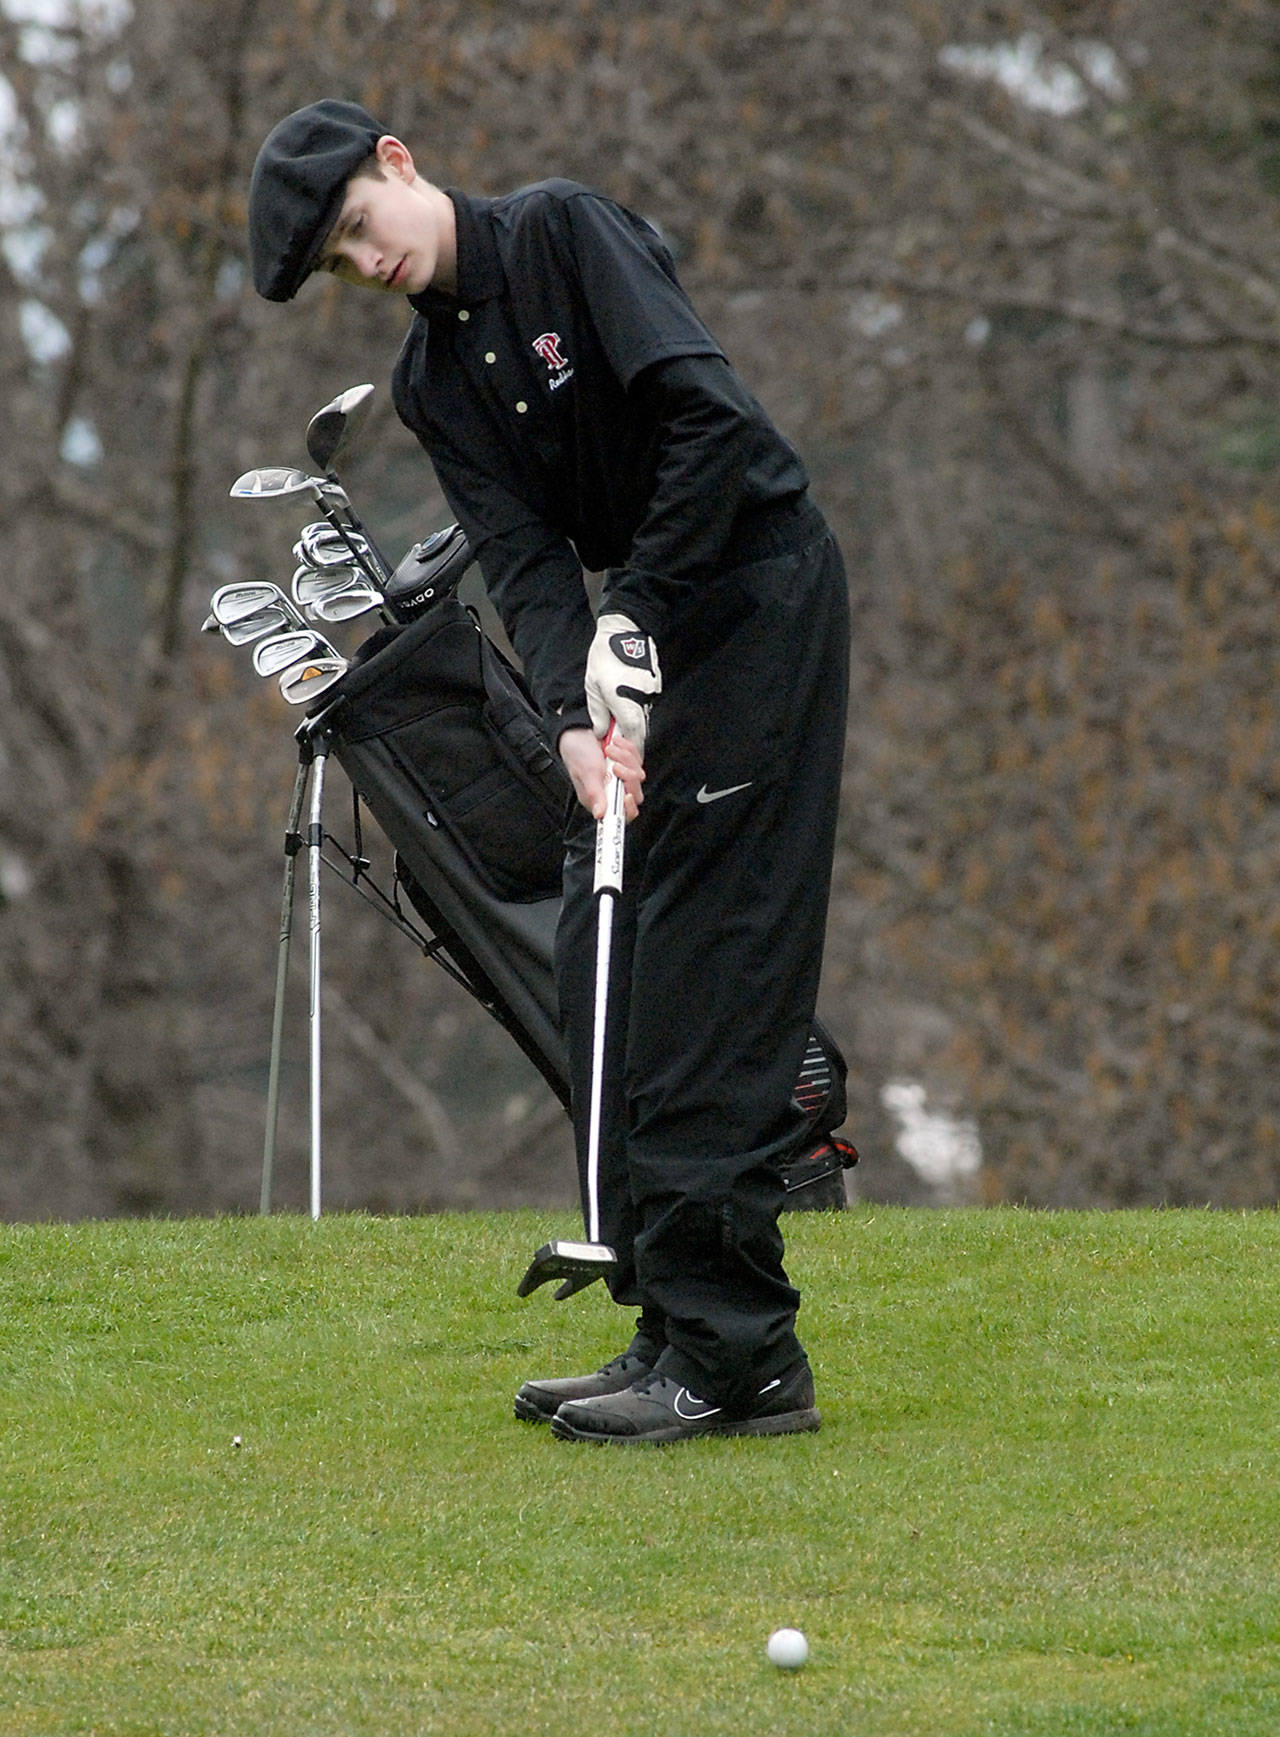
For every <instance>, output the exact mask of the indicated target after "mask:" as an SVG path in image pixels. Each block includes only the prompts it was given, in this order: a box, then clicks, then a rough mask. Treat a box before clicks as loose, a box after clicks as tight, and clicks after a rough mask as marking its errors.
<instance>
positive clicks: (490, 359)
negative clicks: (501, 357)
mask: <svg viewBox="0 0 1280 1737" xmlns="http://www.w3.org/2000/svg"><path fill="white" fill-rule="evenodd" d="M484 359H485V361H486V362H496V361H497V360H498V358H497V356H495V355H494V353H493V351H492V350H486V351H485V354H484Z"/></svg>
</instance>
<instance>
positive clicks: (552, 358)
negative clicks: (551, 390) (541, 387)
mask: <svg viewBox="0 0 1280 1737" xmlns="http://www.w3.org/2000/svg"><path fill="white" fill-rule="evenodd" d="M533 347H534V349H535V350H536V351H537V352H538V354H539V355H540V356H541V357H542V360H543V361H544V362H545V363H546V364H547V367H548V368H550V370H551V372H552V373H553V374H554V373H555V371H556V370H557V368H567V367H568V366H569V359H568V357H567V356H564V355H562V354H561V350H560V334H559V332H544V333H543V334H542V336H541V337H540V338H535V339H534V340H533Z"/></svg>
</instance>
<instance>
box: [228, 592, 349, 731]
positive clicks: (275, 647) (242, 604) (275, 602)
mask: <svg viewBox="0 0 1280 1737" xmlns="http://www.w3.org/2000/svg"><path fill="white" fill-rule="evenodd" d="M204 626H205V631H206V632H208V633H221V634H222V637H223V638H224V639H225V640H226V641H227V642H228V644H230V645H250V644H252V645H253V667H254V670H255V671H256V673H257V674H258V675H260V676H263V677H267V676H276V677H277V678H278V680H279V685H280V692H281V694H282V695H283V697H284V698H285V699H286V700H287V701H288V703H289V704H290V705H291V706H303V705H309V704H310V702H311V701H312V700H313V699H315V697H316V696H317V695H318V694H322V693H324V692H325V690H326V689H327V688H331V687H332V686H333V684H334V683H335V682H336V681H340V680H341V678H342V676H343V675H344V674H345V673H346V668H347V660H346V658H345V657H342V656H341V655H340V654H339V652H338V651H337V649H336V648H335V647H334V646H332V645H330V643H329V641H328V640H327V639H326V638H325V637H324V635H323V634H321V633H317V632H316V631H315V630H314V628H313V627H311V626H310V625H309V623H308V622H307V620H306V618H305V616H304V615H303V614H302V612H301V610H300V609H299V608H298V607H297V605H296V604H294V603H291V602H290V601H289V599H288V598H287V597H286V596H285V594H284V592H283V591H282V590H281V589H280V587H279V586H278V585H272V584H270V583H269V582H266V581H260V580H251V581H248V582H246V583H244V584H235V585H223V586H222V587H221V588H220V589H219V590H217V591H215V592H214V594H213V598H212V600H211V603H210V612H209V616H208V619H207V620H206V621H205V624H204Z"/></svg>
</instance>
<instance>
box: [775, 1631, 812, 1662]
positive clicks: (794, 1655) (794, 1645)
mask: <svg viewBox="0 0 1280 1737" xmlns="http://www.w3.org/2000/svg"><path fill="white" fill-rule="evenodd" d="M764 1650H765V1652H766V1653H767V1654H768V1657H769V1663H770V1664H771V1665H777V1667H778V1669H779V1670H780V1671H798V1670H799V1669H800V1667H801V1665H802V1664H804V1663H805V1661H806V1660H807V1659H808V1657H809V1643H808V1641H807V1640H806V1639H805V1638H804V1636H803V1635H802V1634H801V1632H800V1630H799V1629H798V1628H775V1629H774V1631H773V1633H772V1634H771V1635H770V1636H769V1644H768V1645H767V1646H766V1647H765V1649H764Z"/></svg>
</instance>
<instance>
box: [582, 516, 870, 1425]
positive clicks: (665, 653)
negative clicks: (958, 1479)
mask: <svg viewBox="0 0 1280 1737" xmlns="http://www.w3.org/2000/svg"><path fill="white" fill-rule="evenodd" d="M754 541H755V547H754V548H753V549H752V550H751V551H750V553H751V554H752V555H754V556H755V557H756V558H754V559H750V560H748V561H746V562H744V563H743V564H741V565H736V566H734V567H733V568H732V569H730V570H727V571H724V572H722V573H721V574H720V575H719V576H717V577H716V578H715V579H714V580H713V581H711V582H710V583H708V584H707V585H706V586H704V587H703V588H701V589H700V590H699V592H698V594H697V596H696V598H695V599H694V601H693V602H692V604H691V605H690V606H688V607H687V608H686V609H685V610H683V611H682V612H681V614H680V616H679V617H678V618H677V619H675V620H673V621H672V622H671V624H670V626H669V628H668V631H667V634H666V636H665V638H664V639H663V641H662V642H660V644H659V647H658V652H659V656H660V658H661V661H662V669H663V691H662V694H661V696H660V697H659V699H658V700H657V701H656V702H655V704H654V707H653V712H652V716H651V720H650V730H649V740H648V745H647V748H646V751H645V770H646V773H647V779H646V783H645V791H644V804H643V806H642V808H641V810H640V815H639V817H638V819H637V820H636V821H634V822H633V823H632V825H631V826H630V827H629V828H628V833H627V850H626V862H625V871H624V885H623V895H622V897H621V899H619V900H618V901H617V904H616V909H615V914H614V935H613V955H612V968H611V982H610V993H609V1026H608V1045H607V1049H606V1063H605V1074H606V1094H605V1098H604V1114H603V1119H602V1128H603V1133H602V1140H601V1153H600V1177H599V1207H600V1225H601V1238H602V1240H603V1241H604V1242H607V1243H609V1244H610V1245H611V1246H612V1247H613V1248H614V1249H615V1250H616V1252H617V1254H618V1256H619V1260H620V1266H619V1271H618V1273H617V1275H616V1277H615V1278H614V1280H613V1281H612V1283H611V1287H610V1288H611V1290H612V1293H613V1296H614V1298H615V1300H616V1301H618V1302H620V1303H639V1304H641V1305H642V1306H643V1307H644V1309H645V1311H646V1314H647V1316H648V1317H649V1318H650V1319H652V1320H661V1322H662V1326H663V1330H664V1331H665V1334H666V1337H667V1341H668V1343H669V1345H670V1346H671V1347H672V1348H673V1351H674V1354H675V1359H674V1361H675V1366H676V1373H677V1375H678V1378H679V1379H681V1380H684V1381H686V1382H687V1383H688V1385H689V1386H690V1387H691V1388H692V1389H693V1390H694V1391H695V1392H697V1393H698V1394H699V1395H701V1396H702V1397H704V1398H709V1399H712V1400H714V1401H717V1402H719V1403H721V1404H723V1405H729V1406H741V1405H746V1404H748V1403H749V1401H750V1398H751V1396H752V1395H753V1394H754V1392H755V1391H756V1390H757V1389H758V1387H759V1386H760V1385H761V1384H763V1382H765V1381H767V1380H770V1379H772V1377H773V1376H774V1375H776V1374H779V1373H781V1372H782V1370H784V1369H785V1368H787V1367H788V1366H789V1365H790V1364H791V1363H793V1362H794V1361H795V1359H796V1358H797V1357H798V1356H799V1355H800V1345H799V1341H798V1340H797V1338H796V1334H795V1317H796V1311H797V1309H798V1307H799V1301H800V1298H799V1293H798V1292H797V1291H796V1290H795V1289H794V1287H793V1286H792V1285H791V1283H790V1282H789V1280H788V1278H787V1274H786V1272H785V1270H784V1267H783V1242H782V1235H781V1232H780V1230H779V1228H778V1216H779V1213H780V1211H781V1207H782V1201H783V1187H782V1181H781V1176H780V1174H779V1170H778V1166H777V1160H778V1158H779V1157H780V1156H782V1155H783V1154H785V1153H786V1152H787V1151H788V1150H789V1149H790V1148H791V1147H792V1146H793V1145H794V1143H795V1142H796V1140H797V1139H798V1138H799V1137H800V1133H801V1130H802V1128H803V1126H804V1120H803V1116H802V1115H801V1113H800V1112H799V1111H798V1110H797V1109H796V1107H795V1106H794V1105H793V1103H792V1090H793V1087H794V1085H795V1080H796V1076H797V1073H798V1070H799V1065H800V1059H801V1056H802V1054H803V1051H804V1048H805V1044H806V1041H807V1037H808V1031H809V1023H810V1020H811V1019H812V1017H813V1012H814V1004H815V1001H816V998H817V991H818V976H819V971H820V968H821V962H822V946H823V937H824V931H825V925H826V913H827V901H828V895H829V891H830V879H831V860H832V854H833V850H834V841H835V826H836V814H837V806H838V799H839V788H840V773H841V766H842V762H843V754H844V723H845V707H846V693H847V686H848V650H849V645H848V641H849V621H848V594H847V587H846V581H845V575H844V569H843V566H842V564H841V560H840V554H839V551H838V549H837V547H836V544H835V542H834V539H833V538H832V537H831V535H830V533H829V532H828V531H827V530H826V527H825V525H824V523H823V521H822V519H821V517H820V515H819V514H818V513H817V512H816V510H815V509H813V508H812V507H809V506H807V505H802V506H801V507H799V508H797V509H794V510H793V511H792V512H791V513H789V514H783V515H779V516H778V518H777V519H776V520H775V521H774V522H773V523H771V524H770V525H769V526H768V527H765V528H764V530H763V532H762V533H761V535H759V536H758V537H756V538H755V539H754ZM779 545H783V546H782V547H779ZM594 838H595V826H594V822H593V821H592V820H591V818H590V816H589V815H587V814H586V813H585V811H580V812H579V814H578V815H577V816H576V817H575V819H574V821H573V822H572V823H571V826H570V831H569V837H568V848H567V855H566V865H565V897H564V909H563V914H562V917H561V922H560V929H559V933H558V936H557V958H556V970H557V983H558V989H559V996H560V1006H561V1013H562V1019H563V1022H564V1026H565V1035H566V1041H567V1045H568V1050H569V1058H570V1067H571V1073H572V1080H573V1091H574V1112H575V1114H574V1122H575V1128H576V1130H577V1145H578V1161H579V1171H580V1174H581V1176H582V1178H583V1190H584V1212H585V1204H586V1196H585V1171H586V1130H587V1120H588V1111H589V1106H590V1090H591V1087H590V1081H591V1042H592V1017H593V1001H594V972H595V942H596V926H597V925H596V906H595V903H594V900H593V898H592V866H593V855H594Z"/></svg>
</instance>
